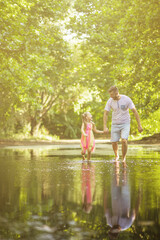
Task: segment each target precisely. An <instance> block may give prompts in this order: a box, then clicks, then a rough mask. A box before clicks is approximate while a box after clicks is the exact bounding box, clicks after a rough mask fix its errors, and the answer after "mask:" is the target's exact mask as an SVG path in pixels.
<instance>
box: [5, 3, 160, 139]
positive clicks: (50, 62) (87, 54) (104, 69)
mask: <svg viewBox="0 0 160 240" xmlns="http://www.w3.org/2000/svg"><path fill="white" fill-rule="evenodd" d="M158 4H159V3H158V1H156V0H154V1H146V0H142V1H140V2H139V1H137V0H133V1H131V0H129V1H123V0H121V1H117V0H113V1H112V2H111V1H108V0H107V1H97V0H87V1H86V0H75V1H69V0H61V1H58V0H54V1H53V0H46V1H42V0H33V1H26V0H24V1H20V0H16V1H14V3H13V1H11V0H6V1H1V3H0V25H1V33H0V42H1V44H0V67H1V74H0V89H1V91H0V101H1V106H0V129H1V132H2V133H3V134H12V133H13V132H18V131H21V132H23V131H24V129H25V126H30V133H31V134H32V135H36V134H37V133H38V130H39V128H40V127H41V126H45V127H46V128H47V129H50V130H49V132H50V133H52V134H56V135H59V136H61V137H63V138H76V137H79V136H80V125H81V114H82V113H83V112H85V111H86V110H88V111H91V113H92V115H93V119H94V121H95V123H96V126H97V127H98V128H100V129H101V128H102V127H101V126H102V118H103V109H104V106H105V103H106V101H107V99H108V97H109V95H108V93H107V91H108V88H109V87H110V86H111V85H113V84H116V85H117V86H118V87H119V89H120V92H121V93H122V94H127V95H128V96H130V97H131V98H132V100H133V101H134V103H135V105H136V108H137V109H138V112H139V113H140V116H141V118H142V121H143V124H144V128H145V134H146V133H150V134H151V133H154V132H159V128H158V127H156V130H155V126H154V123H155V122H154V121H152V119H154V118H155V121H156V115H157V114H156V113H158V116H159V106H160V98H159V92H158V89H159V88H160V80H159V77H160V73H159V65H160V64H159V59H160V56H159V53H160V34H159V22H160V12H159V8H158V6H159V5H158ZM72 34H74V35H72ZM153 116H154V117H153ZM146 119H147V120H146ZM157 121H158V120H157ZM156 124H157V122H156ZM135 125H136V122H135V121H134V120H133V124H132V128H133V129H135ZM53 126H54V128H53ZM132 132H133V130H132ZM134 132H136V131H134Z"/></svg>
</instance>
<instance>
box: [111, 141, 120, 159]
mask: <svg viewBox="0 0 160 240" xmlns="http://www.w3.org/2000/svg"><path fill="white" fill-rule="evenodd" d="M112 148H113V151H114V154H115V161H118V160H119V155H118V142H112Z"/></svg>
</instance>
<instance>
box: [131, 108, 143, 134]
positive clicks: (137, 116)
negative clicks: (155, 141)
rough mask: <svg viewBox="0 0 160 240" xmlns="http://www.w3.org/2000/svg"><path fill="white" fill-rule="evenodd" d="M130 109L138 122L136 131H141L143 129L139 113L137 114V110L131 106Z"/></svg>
mask: <svg viewBox="0 0 160 240" xmlns="http://www.w3.org/2000/svg"><path fill="white" fill-rule="evenodd" d="M131 110H132V112H133V113H134V116H135V118H136V121H137V123H138V131H139V132H140V133H141V132H142V131H143V128H142V126H141V122H140V117H139V114H138V112H137V110H136V109H135V108H132V109H131Z"/></svg>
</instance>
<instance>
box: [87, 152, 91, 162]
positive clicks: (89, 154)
mask: <svg viewBox="0 0 160 240" xmlns="http://www.w3.org/2000/svg"><path fill="white" fill-rule="evenodd" d="M90 159H91V152H90V151H88V155H87V160H90Z"/></svg>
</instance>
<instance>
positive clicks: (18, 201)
mask: <svg viewBox="0 0 160 240" xmlns="http://www.w3.org/2000/svg"><path fill="white" fill-rule="evenodd" d="M54 151H55V150H53V149H52V150H44V149H43V150H41V151H40V150H39V149H33V150H31V149H28V150H27V149H26V150H25V151H24V150H23V149H19V150H14V149H13V150H11V149H10V150H8V149H1V150H0V239H4V240H7V239H8V240H9V239H22V240H47V239H50V240H62V239H65V240H67V239H68V240H69V239H72V240H90V239H92V240H98V239H99V240H102V239H106V240H109V236H110V238H111V237H112V238H113V237H117V235H118V233H119V236H118V239H120V240H124V239H130V240H133V239H134V240H141V239H147V240H159V239H160V208H159V202H160V160H159V157H157V156H159V155H155V152H153V153H152V154H153V155H152V158H148V159H145V158H141V157H139V158H138V159H133V158H130V159H129V158H128V160H127V167H126V166H125V165H122V163H119V162H117V163H113V162H110V161H109V160H107V159H104V157H102V156H98V157H97V156H96V159H94V156H93V158H92V160H91V161H90V162H86V161H83V162H82V161H81V160H80V159H79V149H77V157H75V156H72V157H68V156H65V154H64V156H62V153H66V155H67V154H68V152H65V150H59V153H60V155H59V156H58V155H57V153H58V150H56V154H55V152H54ZM156 154H159V153H158V152H157V153H156ZM54 155H56V156H54ZM150 155H151V154H150ZM154 157H155V158H154ZM108 159H109V157H108ZM95 170H96V171H95ZM139 186H141V191H139ZM141 195H142V196H143V197H142V198H140V196H141ZM139 206H140V207H139ZM106 223H107V224H106ZM108 233H109V235H108Z"/></svg>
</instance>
